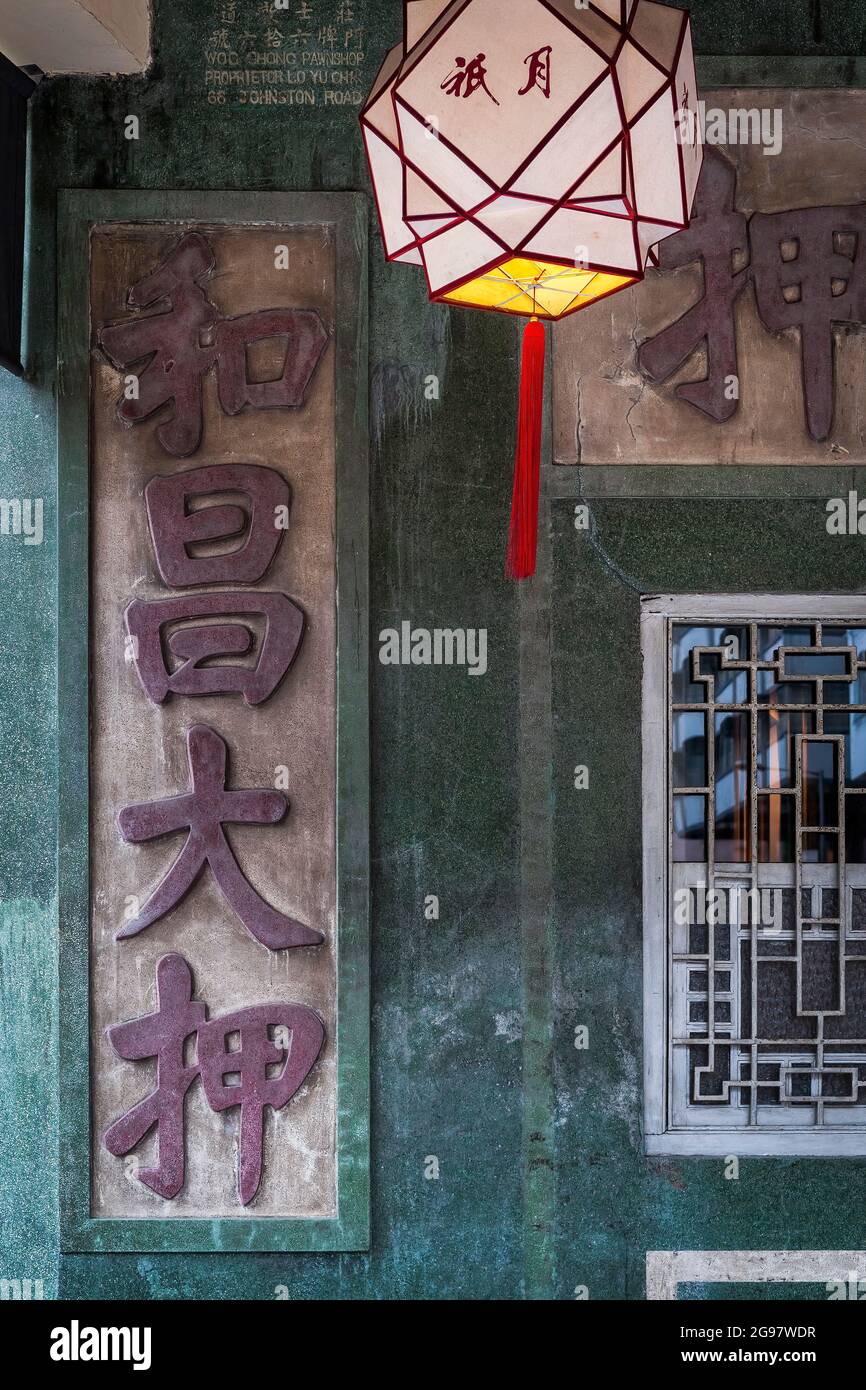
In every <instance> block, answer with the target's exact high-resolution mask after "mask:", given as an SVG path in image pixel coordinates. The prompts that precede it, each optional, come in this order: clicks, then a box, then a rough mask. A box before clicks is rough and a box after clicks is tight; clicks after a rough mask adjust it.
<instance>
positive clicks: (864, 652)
mask: <svg viewBox="0 0 866 1390" xmlns="http://www.w3.org/2000/svg"><path fill="white" fill-rule="evenodd" d="M823 635H824V645H825V646H826V647H854V648H856V651H857V659H858V660H859V661H866V628H864V627H825V628H824V634H823Z"/></svg>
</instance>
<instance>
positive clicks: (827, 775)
mask: <svg viewBox="0 0 866 1390" xmlns="http://www.w3.org/2000/svg"><path fill="white" fill-rule="evenodd" d="M801 746H802V757H803V767H802V777H803V792H802V796H803V809H802V816H803V825H804V826H822V827H823V826H833V825H835V826H837V825H838V824H839V776H838V768H837V762H838V753H839V745H838V744H837V743H822V742H817V741H813V740H808V741H806V742H805V743H803V744H802V745H801ZM819 862H820V863H827V862H832V861H828V860H820V861H819Z"/></svg>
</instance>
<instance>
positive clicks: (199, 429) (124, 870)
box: [66, 195, 366, 1249]
mask: <svg viewBox="0 0 866 1390" xmlns="http://www.w3.org/2000/svg"><path fill="white" fill-rule="evenodd" d="M132 196H134V195H132ZM341 236H342V237H344V236H345V230H344V228H343V227H335V226H334V225H333V224H332V223H330V222H329V220H328V219H327V218H325V219H322V220H314V221H310V222H307V223H304V222H303V221H301V222H300V223H299V221H298V220H296V219H292V218H290V219H288V220H287V221H286V223H285V224H282V225H281V224H279V223H270V222H269V224H268V225H252V224H246V223H244V224H235V225H232V224H229V223H226V222H225V221H224V220H221V219H215V220H214V221H212V222H208V221H207V220H196V221H194V222H190V221H185V222H183V223H178V222H175V221H169V220H166V221H162V222H160V221H154V220H148V221H144V220H136V219H135V218H129V220H123V221H120V220H114V219H112V220H106V221H95V222H92V223H91V224H90V226H89V239H88V243H89V277H88V292H87V294H88V306H89V316H90V351H89V354H88V378H89V402H90V404H89V507H90V567H89V569H90V578H89V609H90V620H89V660H88V671H89V739H88V755H87V756H88V766H89V808H87V822H88V825H87V829H88V856H87V857H88V869H89V895H88V898H89V913H88V916H89V924H88V949H87V972H86V973H87V981H86V983H87V995H88V1000H87V1013H88V1022H87V1032H88V1051H89V1061H90V1080H89V1096H88V1131H89V1132H88V1140H87V1146H88V1160H89V1196H88V1208H89V1209H88V1212H87V1217H86V1221H85V1223H84V1224H85V1226H86V1228H87V1230H88V1231H90V1232H92V1233H94V1235H95V1243H96V1244H97V1245H100V1244H102V1243H103V1241H104V1239H105V1237H104V1236H101V1235H100V1234H99V1233H100V1232H106V1233H110V1234H109V1235H108V1239H109V1240H110V1241H116V1242H117V1243H116V1244H115V1245H114V1246H113V1248H142V1244H141V1243H139V1242H137V1239H136V1236H135V1232H136V1231H138V1232H144V1231H145V1230H146V1228H147V1227H149V1226H152V1229H153V1231H154V1232H155V1233H156V1234H154V1235H153V1236H145V1239H144V1242H143V1247H144V1248H154V1247H156V1248H203V1249H206V1248H209V1246H210V1245H211V1239H210V1238H208V1237H207V1235H206V1229H207V1230H209V1231H210V1232H215V1231H218V1230H220V1229H227V1228H228V1227H230V1226H234V1228H235V1229H237V1230H240V1228H241V1227H243V1228H245V1229H247V1228H248V1226H249V1223H251V1226H252V1230H253V1232H254V1234H253V1236H252V1237H251V1238H249V1239H247V1238H246V1237H244V1236H241V1235H240V1234H239V1237H238V1243H239V1246H240V1248H354V1247H356V1246H357V1243H358V1242H357V1240H353V1239H352V1238H349V1240H348V1241H347V1242H346V1241H342V1242H341V1238H340V1234H339V1229H340V1225H341V1216H343V1217H345V1215H346V1202H345V1200H344V1199H343V1197H342V1195H341V1162H342V1163H343V1165H344V1170H343V1171H345V1155H342V1154H341V1142H344V1141H345V1139H346V1136H347V1133H348V1132H349V1129H348V1126H347V1124H346V1120H345V1116H343V1118H342V1126H343V1127H342V1130H341V1117H340V1113H339V1111H340V1105H342V1104H344V1103H345V1100H346V1099H347V1098H348V1095H346V1096H344V1095H343V1094H341V1091H340V1077H341V1075H342V1076H343V1077H344V1078H345V1076H346V1075H350V1074H355V1075H356V1074H357V1060H358V1059H357V1058H354V1057H347V1058H343V1059H341V1055H340V1049H341V1046H342V1045H343V1037H344V1034H345V1036H347V1037H348V1038H350V1039H351V1038H352V1037H353V1036H354V1034H353V1030H352V1029H350V1028H348V1027H347V1028H345V1029H344V1028H343V1027H342V1023H343V1020H342V1018H341V1013H340V1010H341V1006H342V1001H343V1000H344V999H345V997H346V995H345V990H344V991H343V993H342V994H341V989H340V979H339V969H338V963H339V959H340V940H339V937H340V930H341V922H342V923H345V909H344V910H343V912H341V905H340V883H339V875H338V820H339V817H338V799H339V795H338V780H339V774H338V758H337V747H338V725H339V722H340V719H341V717H343V718H345V717H346V716H347V708H346V700H345V692H344V696H343V707H342V715H341V704H340V688H339V673H338V653H339V646H340V635H339V633H340V603H339V597H338V570H339V568H340V556H339V550H340V545H341V542H342V543H343V544H346V543H347V537H346V536H345V534H344V535H343V536H342V537H341V534H340V525H339V524H338V522H339V515H340V508H339V505H338V478H339V463H338V458H339V455H340V447H341V412H340V401H339V393H340V389H341V381H342V382H343V383H345V381H346V371H345V365H346V362H345V354H346V347H347V345H346V341H345V337H344V336H342V327H341V324H340V295H339V284H340V281H339V275H338V264H339V263H340V255H341V253H340V245H339V243H340V238H341ZM343 248H344V249H345V242H344V243H343ZM347 313H348V314H349V315H351V313H352V308H351V305H350V306H349V308H348V309H347ZM344 406H345V403H344ZM345 413H346V412H345V409H344V410H343V416H342V418H343V419H345ZM342 433H343V439H345V426H343V427H342ZM343 462H344V466H345V460H344V461H343ZM359 520H362V521H363V527H364V534H363V536H362V538H361V540H362V544H361V549H360V551H359V552H358V553H359V554H362V553H364V546H365V542H366V534H365V528H366V516H365V514H361V516H360V517H359ZM343 529H344V531H345V518H344V528H343ZM362 590H363V586H362ZM359 616H360V615H359V613H358V612H356V614H355V617H356V618H357V617H359ZM82 618H83V614H82ZM356 713H357V716H358V718H359V719H360V720H363V723H364V735H363V737H362V742H363V738H364V737H365V735H366V708H365V706H364V707H363V708H359V709H358V710H357V711H356ZM358 790H360V791H362V792H363V786H360V787H358ZM344 792H345V779H344ZM86 802H87V798H86V797H82V806H83V807H85V806H86ZM348 809H349V808H348V807H347V810H348ZM358 811H359V815H360V817H361V823H362V824H366V805H365V804H364V802H363V800H362V802H361V804H360V805H359V808H358ZM348 925H349V927H350V929H351V931H352V932H353V933H354V931H355V929H356V928H357V927H358V926H359V925H364V926H365V923H364V924H360V923H358V922H357V921H356V920H351V921H350V922H349V924H348ZM355 944H356V943H355ZM361 997H362V998H363V997H364V995H363V990H362V996H361ZM79 1007H80V1005H79ZM362 1036H363V1035H362ZM347 1046H349V1044H348V1043H347ZM360 1060H361V1062H362V1063H363V1061H364V1058H363V1056H362V1057H361V1059H360ZM341 1067H342V1069H341ZM344 1089H347V1088H344ZM79 1121H80V1117H79ZM362 1128H363V1131H364V1132H366V1115H364V1116H363V1120H362ZM354 1132H355V1133H356V1134H357V1133H358V1132H359V1131H358V1130H357V1128H356V1129H355V1131H354ZM79 1176H80V1175H79ZM66 1177H67V1180H68V1181H69V1182H72V1181H73V1179H72V1177H71V1175H70V1174H68V1173H67V1175H66ZM79 1186H80V1184H79ZM76 1201H77V1207H78V1213H79V1215H81V1214H82V1213H81V1210H80V1208H81V1201H80V1196H79V1198H78V1199H76ZM204 1223H207V1228H206V1226H205V1224H204ZM285 1223H290V1226H291V1229H292V1231H293V1233H294V1234H293V1236H292V1238H291V1239H288V1238H282V1239H281V1237H280V1235H279V1232H280V1231H283V1232H284V1231H285V1230H286V1229H288V1227H287V1226H286V1224H285ZM172 1226H174V1227H176V1228H177V1231H176V1233H175V1234H174V1235H172V1234H171V1229H170V1228H171V1227H172ZM305 1226H306V1227H307V1228H308V1230H309V1231H310V1232H311V1233H312V1234H311V1236H310V1239H309V1241H308V1242H305V1240H304V1237H303V1236H299V1235H298V1232H299V1231H300V1230H301V1229H302V1228H303V1227H305ZM262 1231H265V1232H266V1234H264V1235H262ZM328 1233H330V1234H328ZM214 1239H216V1240H217V1241H218V1239H219V1238H218V1236H217V1237H214ZM233 1239H234V1238H233V1237H231V1236H229V1240H233ZM88 1243H89V1242H88V1241H84V1242H83V1247H82V1248H87V1245H88Z"/></svg>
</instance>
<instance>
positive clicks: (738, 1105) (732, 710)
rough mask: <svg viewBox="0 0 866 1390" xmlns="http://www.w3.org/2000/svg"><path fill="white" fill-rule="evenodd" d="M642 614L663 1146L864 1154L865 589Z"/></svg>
mask: <svg viewBox="0 0 866 1390" xmlns="http://www.w3.org/2000/svg"><path fill="white" fill-rule="evenodd" d="M642 627H643V634H642V640H643V658H644V692H643V706H644V707H643V740H644V754H643V776H644V786H643V792H644V918H645V920H644V970H645V1092H646V1094H645V1132H646V1143H647V1150H648V1151H649V1152H654V1153H680V1154H689V1153H695V1154H716V1155H727V1154H731V1153H733V1154H741V1153H764V1154H772V1153H780V1154H815V1155H820V1154H828V1155H830V1154H863V1153H866V597H862V598H848V599H839V598H831V597H826V598H816V597H809V598H793V597H785V598H779V597H772V596H765V597H758V596H755V597H748V598H744V597H742V596H719V595H715V596H712V597H706V596H701V597H693V596H689V597H681V598H664V599H660V598H652V599H647V600H645V601H644V604H643V616H642Z"/></svg>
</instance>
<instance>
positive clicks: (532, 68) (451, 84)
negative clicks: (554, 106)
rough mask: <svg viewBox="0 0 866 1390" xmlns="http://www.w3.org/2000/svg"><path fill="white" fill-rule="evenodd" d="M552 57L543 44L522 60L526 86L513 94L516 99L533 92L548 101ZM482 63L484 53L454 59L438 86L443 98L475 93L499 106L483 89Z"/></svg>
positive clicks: (485, 58) (463, 96)
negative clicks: (451, 69)
mask: <svg viewBox="0 0 866 1390" xmlns="http://www.w3.org/2000/svg"><path fill="white" fill-rule="evenodd" d="M552 54H553V49H552V47H551V45H550V44H546V45H545V46H544V48H539V49H537V50H536V52H535V53H530V54H529V55H528V56H527V57H526V59H525V60H524V61H525V64H526V68H527V78H526V85H525V86H524V87H521V88H520V89H519V91H518V93H517V95H518V96H519V97H525V96H527V95H528V93H529V92H532V91H535V90H536V89H537V90H539V91H541V92H543V94H544V96H545V97H547V98H549V97H550V82H551V58H552ZM486 61H487V54H486V53H477V54H476V55H475V57H474V58H470V59H467V58H464V57H460V56H458V57H456V58H455V59H454V70H453V72H450V73H449V74H448V76H447V77H446V78H445V80H444V82H443V83H442V84H441V90H442V91H443V92H445V94H446V95H447V96H451V97H462V98H463V99H464V100H465V99H466V98H468V97H471V96H474V95H475V93H476V92H478V91H482V92H484V93H486V95H487V96H488V97H489V98H490V100H491V101H493V102H495V103H496V105H497V106H499V105H500V102H499V100H498V98H497V97H495V96H494V95H493V93H492V92H491V90H490V88H489V87H488V85H487V67H486V66H485V64H486Z"/></svg>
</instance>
